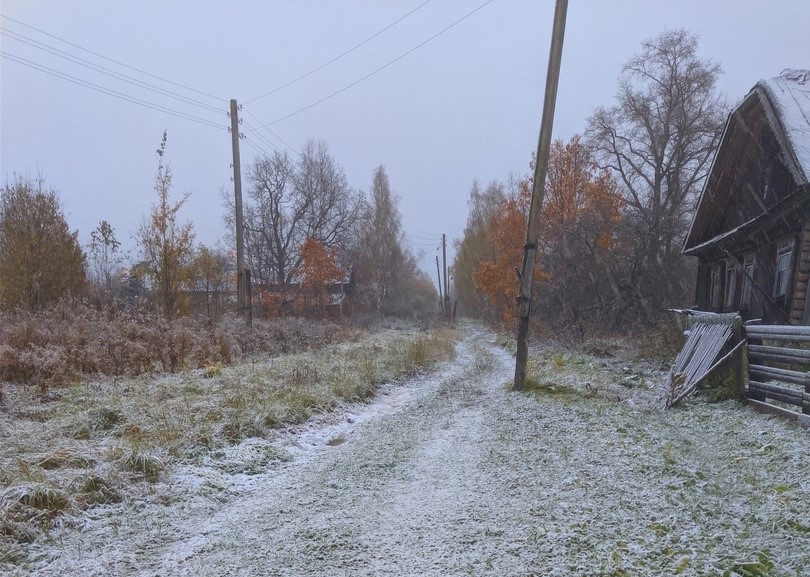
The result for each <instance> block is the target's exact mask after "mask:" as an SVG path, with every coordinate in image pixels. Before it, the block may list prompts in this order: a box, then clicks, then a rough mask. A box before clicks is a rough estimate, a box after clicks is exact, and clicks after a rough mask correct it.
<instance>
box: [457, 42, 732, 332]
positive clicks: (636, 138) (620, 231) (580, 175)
mask: <svg viewBox="0 0 810 577" xmlns="http://www.w3.org/2000/svg"><path fill="white" fill-rule="evenodd" d="M697 48H698V44H697V39H696V37H695V36H693V35H691V34H689V33H687V32H685V31H682V30H676V31H668V32H665V33H663V34H661V35H660V36H658V37H656V38H653V39H650V40H648V41H646V42H644V43H643V45H642V50H641V52H640V53H639V54H637V55H636V56H634V57H633V58H631V59H630V60H629V61H628V62H627V63H626V64H625V65H624V67H623V69H622V72H621V74H620V76H619V90H618V94H617V96H616V101H615V103H614V104H613V105H612V106H609V107H600V108H598V109H597V110H596V111H595V112H594V114H593V115H592V116H591V117H590V118H589V119H588V123H587V129H586V130H585V133H584V136H575V137H573V138H572V139H571V140H570V141H569V142H567V143H564V142H562V141H557V142H555V143H554V144H553V147H552V150H551V154H550V158H549V172H548V176H547V181H546V191H545V202H544V205H543V212H542V218H541V238H540V246H539V247H538V248H539V254H540V258H539V264H538V270H537V271H536V274H535V289H534V303H533V311H534V313H535V317H536V318H537V320H538V321H539V322H541V323H544V324H547V325H549V326H553V327H558V328H572V327H573V328H575V329H577V330H580V331H582V330H584V327H585V326H587V325H588V324H591V325H597V324H598V325H600V326H602V327H609V328H627V327H630V326H635V325H639V324H651V323H654V322H656V321H657V320H658V318H660V316H661V315H662V313H663V311H664V310H665V308H666V307H669V306H683V305H687V304H689V303H690V302H691V299H692V296H693V295H692V294H691V290H692V286H693V284H692V283H693V281H692V276H693V273H692V272H691V271H690V269H689V263H688V261H687V260H686V259H685V258H684V257H683V256H682V255H681V246H682V243H683V239H684V237H685V235H686V232H687V228H688V226H689V222H690V218H691V215H692V213H693V210H694V206H695V203H696V200H697V196H698V194H699V192H700V190H701V187H702V185H703V182H704V180H705V178H706V176H707V174H708V169H709V164H710V162H711V159H712V157H713V154H714V151H715V148H716V146H717V143H718V142H719V138H720V135H721V131H722V127H723V121H724V119H725V113H726V105H725V102H724V101H723V99H722V98H721V97H720V96H719V95H718V94H717V91H716V81H717V77H718V75H719V74H720V67H719V66H718V65H717V64H714V63H712V62H710V61H708V60H702V59H700V58H699V57H698V54H697ZM532 164H533V163H532ZM532 172H533V170H532ZM531 178H532V177H531V176H526V177H523V178H519V179H512V181H510V182H509V183H508V184H503V183H498V182H493V183H491V184H489V185H488V186H487V187H486V188H482V187H481V185H480V184H479V183H478V182H474V183H473V186H472V189H471V191H470V198H469V215H468V220H467V226H466V228H465V230H464V234H463V237H462V238H461V239H460V240H459V241H457V243H456V257H455V261H454V263H453V275H454V289H455V292H456V295H457V298H458V301H459V305H460V308H461V310H462V311H463V312H464V313H465V314H467V315H471V316H481V317H488V318H491V319H497V320H498V321H500V322H504V323H510V322H511V321H512V320H513V318H514V313H515V301H514V298H515V296H516V294H517V278H516V273H515V271H516V270H517V267H519V266H520V263H521V259H522V247H523V243H524V239H525V226H526V225H525V223H526V219H527V215H528V205H529V200H530V191H531V184H532V182H531Z"/></svg>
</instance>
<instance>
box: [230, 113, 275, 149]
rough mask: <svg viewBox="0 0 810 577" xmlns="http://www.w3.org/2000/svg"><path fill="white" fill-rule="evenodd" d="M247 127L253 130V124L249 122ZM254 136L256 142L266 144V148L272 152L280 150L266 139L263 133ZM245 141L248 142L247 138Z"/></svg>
mask: <svg viewBox="0 0 810 577" xmlns="http://www.w3.org/2000/svg"><path fill="white" fill-rule="evenodd" d="M239 120H242V119H241V118H240V119H239ZM245 126H247V127H248V128H252V126H251V124H250V123H249V122H247V121H245ZM253 136H254V137H255V138H256V140H258V141H259V142H260V143H262V144H264V145H265V146H266V147H268V148H270V149H271V150H278V146H276V145H275V144H273V143H272V142H270V140H269V139H268V138H267V137H265V136H264V135H262V134H261V133H259V132H257V133H256V134H254V135H253ZM245 141H246V142H247V141H248V138H247V136H246V137H245Z"/></svg>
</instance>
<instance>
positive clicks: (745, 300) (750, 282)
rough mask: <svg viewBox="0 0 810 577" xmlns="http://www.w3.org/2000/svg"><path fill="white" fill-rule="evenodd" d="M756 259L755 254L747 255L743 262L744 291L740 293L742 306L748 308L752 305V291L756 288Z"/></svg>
mask: <svg viewBox="0 0 810 577" xmlns="http://www.w3.org/2000/svg"><path fill="white" fill-rule="evenodd" d="M755 262H756V261H755V260H754V255H753V254H747V255H745V261H744V262H743V278H742V293H741V294H740V308H745V309H747V308H748V307H750V306H751V291H752V289H753V288H754V267H755Z"/></svg>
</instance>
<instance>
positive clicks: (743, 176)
mask: <svg viewBox="0 0 810 577" xmlns="http://www.w3.org/2000/svg"><path fill="white" fill-rule="evenodd" d="M808 177H810V71H808V70H785V71H784V72H782V74H780V75H779V76H777V77H775V78H771V79H768V80H762V81H760V82H759V83H757V84H756V86H754V88H753V89H752V90H751V91H750V92H749V93H748V95H747V96H746V97H745V99H743V101H742V102H741V103H740V104H739V105H738V106H737V107H736V108H735V109H734V110H733V111H732V112H731V114H730V115H729V117H728V120H727V122H726V126H725V129H724V132H723V137H722V139H721V141H720V145H719V147H718V150H717V153H716V155H715V158H714V162H713V164H712V167H711V170H710V173H709V176H708V178H707V180H706V183H705V185H704V188H703V191H702V193H701V195H700V199H699V201H698V205H697V209H696V211H695V215H694V218H693V220H692V224H691V227H690V229H689V233H688V235H687V237H686V240H685V242H684V248H683V253H684V254H686V255H690V256H695V257H697V258H698V276H697V285H696V294H695V307H696V308H697V309H700V310H706V311H714V312H729V311H739V312H740V314H741V315H742V317H743V319H745V320H750V319H762V322H764V323H767V324H786V323H790V324H802V325H808V324H810V298H808V290H807V289H808V281H809V280H810V185H808Z"/></svg>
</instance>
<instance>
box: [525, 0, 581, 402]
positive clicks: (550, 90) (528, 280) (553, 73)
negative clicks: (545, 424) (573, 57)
mask: <svg viewBox="0 0 810 577" xmlns="http://www.w3.org/2000/svg"><path fill="white" fill-rule="evenodd" d="M567 11H568V0H557V3H556V6H555V8H554V28H553V29H552V32H551V50H550V51H549V55H548V72H547V74H546V93H545V98H544V102H543V119H542V121H541V123H540V137H539V139H538V142H537V157H536V162H535V166H534V185H533V186H532V204H531V206H530V207H529V222H528V225H527V226H526V244H524V245H523V266H522V267H521V270H520V280H519V282H520V286H519V289H518V298H517V317H518V326H517V355H516V358H515V385H514V388H515V389H516V390H521V389H523V386H524V383H525V380H526V361H527V360H528V357H529V343H528V336H529V318H530V316H531V312H532V283H533V281H534V267H535V264H536V261H537V239H538V238H539V236H540V211H541V209H542V208H543V195H544V193H545V186H546V172H548V153H549V149H550V147H551V128H552V125H553V124H554V106H555V104H556V102H557V84H558V83H559V79H560V62H561V61H562V47H563V37H564V36H565V17H566V13H567Z"/></svg>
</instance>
